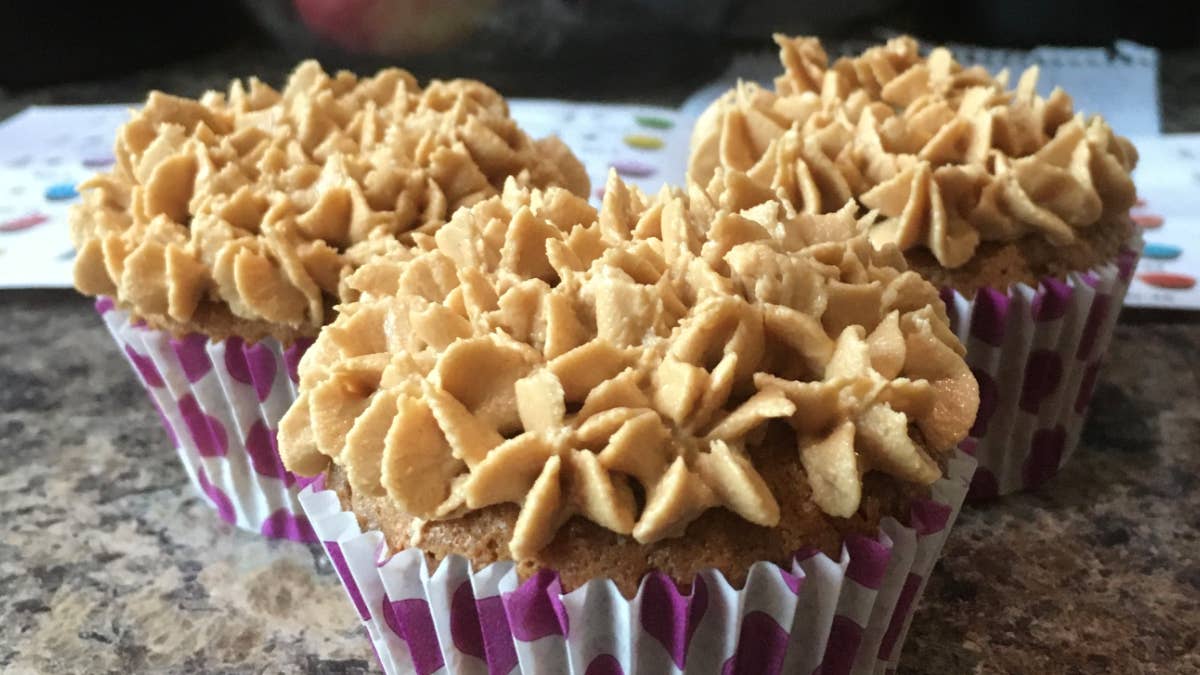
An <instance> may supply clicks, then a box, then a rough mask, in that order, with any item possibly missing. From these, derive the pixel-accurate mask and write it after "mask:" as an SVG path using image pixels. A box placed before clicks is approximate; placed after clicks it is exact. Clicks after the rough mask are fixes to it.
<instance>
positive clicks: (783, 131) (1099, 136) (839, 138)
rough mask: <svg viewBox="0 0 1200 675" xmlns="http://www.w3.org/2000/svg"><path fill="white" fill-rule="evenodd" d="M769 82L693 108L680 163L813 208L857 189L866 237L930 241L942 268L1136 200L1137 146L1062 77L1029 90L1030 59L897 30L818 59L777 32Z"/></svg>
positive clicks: (1092, 219) (829, 205) (1073, 234)
mask: <svg viewBox="0 0 1200 675" xmlns="http://www.w3.org/2000/svg"><path fill="white" fill-rule="evenodd" d="M775 40H776V42H777V43H778V44H779V47H780V60H781V61H782V62H783V65H784V73H783V74H782V75H780V76H779V77H778V78H776V81H775V91H769V90H766V89H763V88H761V87H759V86H757V85H754V84H748V83H741V84H739V85H738V87H737V88H736V89H734V90H733V91H730V92H728V93H726V94H725V95H724V96H722V97H721V98H720V99H719V100H718V101H716V102H714V104H713V105H712V106H710V108H709V109H708V110H707V111H705V113H704V115H702V116H701V118H700V120H699V121H698V122H697V124H696V127H695V129H694V131H693V136H692V154H691V158H690V162H689V175H690V176H691V178H692V179H694V180H698V181H706V180H708V179H709V177H710V176H711V174H712V173H713V171H714V170H715V169H716V167H718V166H723V167H727V168H734V169H738V170H741V171H745V172H746V173H747V174H748V175H750V176H752V177H753V178H755V179H756V180H757V181H758V182H759V183H760V184H762V185H765V186H768V187H770V188H771V189H773V190H776V191H780V190H781V191H783V193H784V194H786V195H787V196H788V197H789V198H791V199H793V200H795V201H796V203H797V204H798V206H799V207H800V208H802V209H803V210H805V211H807V212H810V213H823V212H828V211H831V210H834V209H837V208H840V206H841V204H842V203H844V201H845V199H846V198H848V197H854V198H856V199H857V200H858V201H859V202H860V203H861V204H862V205H863V206H865V207H866V208H868V209H875V210H877V211H878V213H879V214H880V216H881V218H880V221H879V222H878V223H877V224H876V225H875V226H874V227H873V229H872V231H871V239H872V241H874V242H876V243H883V242H888V243H894V244H896V245H897V246H899V247H900V248H901V249H902V250H905V251H907V250H910V249H913V248H918V247H920V248H925V249H928V250H929V251H930V252H931V253H932V254H933V255H934V257H935V258H936V259H937V261H938V262H939V263H940V264H941V265H942V266H944V267H946V268H956V267H959V266H962V265H963V264H965V263H966V262H967V261H969V260H970V259H971V258H972V257H973V256H974V255H975V254H976V251H977V250H978V248H979V246H980V244H981V242H989V241H995V242H1009V241H1016V240H1019V239H1021V238H1023V237H1026V236H1031V235H1032V236H1036V237H1040V238H1042V239H1044V240H1045V241H1047V242H1048V243H1049V244H1051V245H1057V246H1062V245H1067V244H1071V243H1072V242H1074V241H1075V240H1076V239H1077V237H1079V236H1080V232H1081V231H1082V230H1083V229H1085V228H1088V227H1090V226H1092V225H1095V224H1096V223H1098V222H1102V221H1105V220H1106V219H1112V218H1118V217H1122V216H1123V214H1125V213H1126V212H1127V211H1128V210H1129V208H1130V207H1131V206H1132V205H1133V202H1134V201H1135V192H1134V187H1133V182H1132V179H1131V178H1130V172H1131V171H1132V170H1133V167H1134V165H1135V164H1136V162H1137V152H1136V150H1135V149H1134V148H1133V146H1132V145H1131V144H1130V143H1129V141H1128V140H1126V139H1124V138H1121V137H1119V136H1116V135H1114V134H1113V132H1112V130H1111V129H1110V128H1109V127H1108V125H1107V124H1106V123H1105V122H1104V120H1103V119H1102V118H1100V117H1092V118H1091V119H1085V118H1084V117H1083V116H1082V115H1079V114H1076V113H1075V112H1074V110H1073V107H1072V103H1071V99H1070V97H1068V96H1067V95H1066V94H1065V93H1064V92H1063V91H1062V90H1061V89H1055V90H1054V91H1053V92H1052V93H1051V94H1050V95H1049V96H1047V97H1041V96H1038V95H1037V93H1036V91H1035V89H1036V84H1037V77H1038V71H1037V68H1036V67H1033V68H1031V69H1029V70H1027V71H1026V72H1025V73H1024V74H1023V75H1022V76H1021V77H1020V79H1019V81H1018V84H1017V86H1016V88H1015V89H1013V90H1009V89H1007V84H1008V75H1007V73H1001V74H1000V75H998V76H996V77H992V76H990V75H989V74H988V73H987V71H986V70H984V69H983V68H981V67H978V66H975V67H970V68H964V67H963V66H962V65H960V64H959V63H958V62H956V61H955V60H954V58H953V56H952V55H951V54H950V52H949V51H948V50H946V49H944V48H936V49H934V50H932V51H931V52H930V53H929V55H928V56H927V57H922V56H920V54H919V51H918V48H917V47H918V46H917V43H916V42H915V41H914V40H912V39H911V38H908V37H902V38H896V39H894V40H891V41H889V42H888V43H887V44H886V45H881V46H876V47H872V48H870V49H868V50H866V51H865V52H863V53H862V54H861V55H859V56H856V57H845V58H841V59H838V60H837V61H835V62H834V63H833V64H832V65H829V63H828V58H827V56H826V54H825V52H824V50H823V49H822V48H821V45H820V42H819V41H817V40H816V39H814V38H787V37H784V36H779V35H777V36H776V37H775Z"/></svg>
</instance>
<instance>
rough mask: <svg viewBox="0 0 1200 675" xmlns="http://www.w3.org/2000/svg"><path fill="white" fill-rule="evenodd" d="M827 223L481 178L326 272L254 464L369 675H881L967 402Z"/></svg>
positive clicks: (871, 271)
mask: <svg viewBox="0 0 1200 675" xmlns="http://www.w3.org/2000/svg"><path fill="white" fill-rule="evenodd" d="M855 208H856V207H855V206H854V205H853V204H850V205H848V206H847V207H846V208H845V209H844V210H840V211H838V212H836V213H833V214H828V215H811V214H804V213H797V211H796V210H795V208H794V207H793V206H792V204H791V203H790V202H788V201H787V200H783V199H779V198H778V197H777V196H776V195H774V194H772V193H771V192H770V191H768V190H765V189H762V188H761V187H759V186H757V185H756V184H754V183H753V181H751V180H750V179H749V178H748V177H747V176H745V175H744V174H741V173H738V172H732V171H731V172H725V171H723V170H722V171H719V172H718V173H717V176H716V178H715V179H714V181H713V182H712V183H711V184H710V185H709V186H708V187H707V189H701V188H699V187H697V186H693V187H692V188H691V189H690V190H689V191H688V192H687V193H686V194H685V193H684V192H682V191H679V190H670V189H664V191H663V192H662V193H661V194H660V195H659V196H658V197H657V198H655V199H653V200H649V199H647V198H646V197H645V196H644V195H642V194H641V193H640V192H639V191H638V190H637V189H636V188H632V187H629V186H627V185H625V184H624V183H623V182H622V181H621V180H620V179H619V178H617V177H616V176H615V174H614V175H612V176H610V178H609V182H608V185H607V186H606V189H605V196H604V202H603V207H602V209H601V210H600V211H599V212H598V213H597V211H596V210H595V209H594V208H593V207H591V206H589V205H588V203H587V202H586V201H585V200H584V199H583V198H581V197H578V196H576V195H573V194H571V193H570V192H568V191H566V190H563V189H556V188H551V189H548V190H544V191H542V190H536V189H529V188H527V187H524V186H520V185H518V184H517V182H516V181H511V182H509V183H508V184H507V185H506V186H505V189H504V191H503V193H502V194H501V195H499V196H496V197H492V198H490V199H487V200H484V201H482V202H479V203H477V204H475V205H474V206H472V207H471V208H469V209H463V210H460V211H458V212H457V213H456V214H455V215H454V216H453V217H452V218H451V220H450V222H449V223H447V224H446V225H445V226H443V227H442V228H441V229H439V230H438V231H437V232H436V233H435V234H433V235H432V236H426V235H422V236H420V237H417V241H416V246H415V247H414V248H412V249H410V250H406V251H400V252H398V253H396V254H393V255H389V256H386V257H380V258H377V259H376V260H374V261H372V262H371V263H369V264H367V265H365V266H363V267H362V268H360V269H359V270H357V271H356V272H355V273H354V274H352V275H351V276H350V277H349V279H348V280H347V285H348V286H349V287H351V288H353V289H354V290H355V291H356V292H357V293H358V294H359V298H358V300H357V301H356V302H352V303H348V304H346V305H343V306H342V307H340V311H339V314H338V317H337V318H336V319H335V320H334V321H333V322H332V323H331V324H330V325H329V326H327V327H326V328H325V329H324V330H322V332H321V334H320V336H319V337H318V338H317V340H316V342H315V344H314V345H313V347H312V348H311V349H310V350H309V351H308V353H307V354H305V356H304V358H303V359H302V360H301V363H300V368H299V375H300V382H299V392H300V394H299V397H298V398H297V400H296V402H295V403H294V404H293V405H292V407H291V408H290V409H289V410H288V412H287V414H286V415H285V416H284V418H283V420H282V421H281V423H280V430H279V439H280V452H281V455H282V456H283V461H284V464H285V466H287V468H288V469H289V470H291V471H293V472H295V473H296V474H298V475H302V476H316V477H317V479H316V483H315V484H314V485H311V486H309V487H308V488H307V489H305V490H304V492H302V493H301V502H302V503H303V504H304V507H305V509H306V512H307V513H308V515H309V518H310V520H311V521H312V523H313V526H314V528H315V529H316V531H317V534H318V536H319V537H320V538H321V540H322V542H323V544H324V546H325V549H326V551H327V553H328V554H329V557H330V559H331V561H332V563H333V566H334V567H335V568H336V569H337V570H338V572H339V574H340V575H341V578H342V580H343V582H344V584H345V586H346V589H347V591H348V593H349V595H350V597H351V599H352V601H353V602H354V604H355V606H356V608H357V610H358V612H359V615H360V617H361V619H362V620H363V622H364V624H365V626H366V627H367V630H368V632H369V633H370V635H371V638H372V641H373V644H374V646H375V649H376V652H377V654H378V655H379V658H380V660H381V662H382V664H383V666H384V669H385V671H387V672H389V673H391V672H414V671H415V672H418V673H429V672H434V671H435V670H438V669H439V668H442V667H445V668H446V669H447V670H448V671H449V672H464V673H465V672H484V671H487V672H509V671H510V670H511V669H512V668H514V667H516V666H519V667H520V672H524V673H564V672H574V673H584V672H588V673H592V672H625V673H648V672H674V671H675V670H676V669H684V670H686V671H687V672H704V673H709V672H746V673H751V672H752V673H780V672H788V673H790V672H805V673H808V672H815V671H816V670H817V669H821V668H823V669H824V670H822V671H821V672H829V673H834V672H851V669H854V672H859V671H860V670H865V671H876V670H883V669H885V668H889V667H894V665H895V663H896V660H897V658H898V656H899V652H900V645H901V643H902V641H903V638H904V635H905V632H906V630H907V626H908V621H909V619H910V618H911V616H912V612H913V609H914V607H915V604H916V602H917V599H918V598H919V596H920V594H921V590H922V588H923V585H924V579H925V578H926V577H927V575H928V574H929V572H930V569H931V568H932V566H933V564H934V562H935V560H936V559H937V556H938V553H939V551H940V548H941V545H942V543H943V541H944V539H945V536H946V533H947V530H948V528H949V527H950V525H951V523H952V522H953V520H954V518H955V516H956V514H957V510H958V507H959V505H960V504H961V501H962V498H963V497H964V495H965V493H966V490H967V485H968V482H969V480H970V476H971V472H972V469H973V468H974V462H973V461H972V460H970V458H969V457H967V456H966V455H963V454H962V453H958V452H956V450H955V446H956V445H957V444H958V442H959V441H960V440H961V439H962V438H963V437H964V436H965V434H966V432H967V429H968V428H969V427H970V425H971V423H972V421H973V420H974V417H975V411H976V407H977V403H978V391H977V388H976V383H975V380H974V378H973V377H972V375H971V373H970V370H969V369H968V368H967V366H966V363H965V362H964V361H963V358H962V352H963V348H962V346H961V344H960V343H959V341H958V340H957V338H956V337H955V336H954V335H953V333H952V332H951V331H950V328H949V323H948V318H947V316H946V314H945V312H944V309H943V305H942V303H941V301H940V300H939V297H938V292H937V290H936V289H935V288H934V287H933V286H932V285H931V284H929V283H928V282H926V281H924V280H922V279H921V278H920V277H919V276H918V275H917V274H915V273H913V272H911V271H906V270H905V263H904V259H903V257H902V256H901V255H900V253H899V251H898V250H897V249H896V248H895V247H892V246H884V247H880V248H878V249H877V248H874V247H872V246H871V245H870V243H869V242H868V240H867V237H866V235H865V233H864V232H863V224H862V223H860V222H859V221H858V220H857V219H856V218H855V215H854V214H855ZM722 669H723V670H722Z"/></svg>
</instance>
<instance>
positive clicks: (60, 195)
mask: <svg viewBox="0 0 1200 675" xmlns="http://www.w3.org/2000/svg"><path fill="white" fill-rule="evenodd" d="M78 196H79V192H77V191H76V190H75V184H74V183H55V184H54V185H51V186H50V187H48V188H46V199H49V200H50V201H52V202H57V201H62V200H64V199H74V198H76V197H78Z"/></svg>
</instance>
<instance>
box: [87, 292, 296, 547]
mask: <svg viewBox="0 0 1200 675" xmlns="http://www.w3.org/2000/svg"><path fill="white" fill-rule="evenodd" d="M96 311H98V312H99V313H100V316H101V318H103V319H104V323H105V325H106V326H107V327H108V330H109V332H110V333H111V334H112V336H113V339H114V340H115V341H116V343H117V347H118V348H119V349H120V350H121V353H122V354H123V355H124V356H125V358H126V360H128V361H129V365H130V366H131V367H132V368H133V370H134V372H135V373H136V374H137V376H138V379H139V380H140V381H141V383H142V385H143V386H144V387H145V389H146V392H147V393H148V394H149V395H150V402H151V403H152V404H153V405H154V407H155V409H157V411H158V414H159V417H160V418H161V419H162V423H163V428H164V429H166V432H167V437H168V439H169V440H170V442H171V445H172V446H173V447H174V448H175V451H176V452H177V453H178V454H179V459H180V460H181V461H182V462H183V467H184V469H185V470H186V471H187V474H188V477H189V478H190V479H191V481H192V484H193V485H194V486H195V487H196V489H197V491H199V492H200V494H201V495H203V497H204V499H205V501H207V502H208V503H209V504H210V505H211V506H212V507H213V509H215V510H216V512H217V515H218V516H219V517H220V518H221V519H222V520H224V521H226V522H228V523H232V524H233V525H236V526H238V527H240V528H242V529H244V530H250V531H252V532H258V533H260V534H262V535H263V536H266V537H271V538H278V539H292V540H295V541H305V542H312V541H317V538H316V534H315V533H314V532H313V529H312V526H311V525H309V522H308V518H307V517H306V516H305V515H304V510H303V509H302V508H301V506H300V501H299V498H298V495H299V491H300V489H301V488H302V487H304V485H305V484H306V481H305V480H304V479H303V478H300V477H297V476H295V475H293V474H292V473H291V472H289V471H287V470H286V469H284V468H283V462H282V460H280V458H279V452H278V450H277V449H276V443H275V432H276V429H277V428H278V426H279V420H280V418H282V417H283V414H284V413H285V412H287V409H288V406H290V405H291V403H292V401H294V400H295V399H296V383H297V376H296V365H297V363H298V362H299V360H300V356H301V355H302V354H303V353H304V350H305V348H306V347H307V346H308V343H296V344H294V345H291V346H289V347H283V346H282V345H280V344H279V342H278V341H276V340H270V339H268V340H263V341H260V342H258V343H255V344H247V343H246V342H245V341H243V340H242V339H240V338H237V337H232V338H229V339H226V340H223V341H220V342H216V341H213V340H210V339H208V338H207V337H205V336H204V335H198V334H192V335H188V336H186V337H183V338H176V337H174V336H172V335H171V334H170V333H168V332H165V331H159V330H154V329H152V328H150V327H149V326H147V325H146V324H144V323H140V322H134V321H131V320H130V317H129V315H128V314H127V313H126V312H124V311H122V310H120V309H118V308H117V307H116V306H115V305H114V304H113V302H112V301H111V300H109V299H108V298H100V299H99V300H97V301H96Z"/></svg>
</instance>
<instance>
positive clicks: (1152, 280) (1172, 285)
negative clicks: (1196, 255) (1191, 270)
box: [1137, 272, 1196, 291]
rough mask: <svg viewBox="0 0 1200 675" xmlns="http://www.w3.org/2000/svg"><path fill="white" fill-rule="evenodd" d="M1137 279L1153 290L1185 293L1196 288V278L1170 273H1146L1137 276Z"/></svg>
mask: <svg viewBox="0 0 1200 675" xmlns="http://www.w3.org/2000/svg"><path fill="white" fill-rule="evenodd" d="M1137 278H1138V279H1140V280H1141V281H1142V283H1145V284H1149V285H1151V286H1154V287H1155V288H1167V289H1172V290H1182V291H1186V290H1188V289H1191V288H1194V287H1195V286H1196V278H1195V277H1193V276H1191V275H1189V274H1175V273H1172V272H1146V273H1144V274H1139V275H1138V277H1137Z"/></svg>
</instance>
